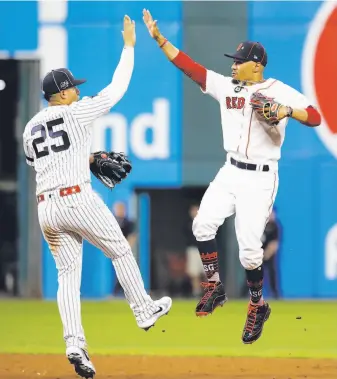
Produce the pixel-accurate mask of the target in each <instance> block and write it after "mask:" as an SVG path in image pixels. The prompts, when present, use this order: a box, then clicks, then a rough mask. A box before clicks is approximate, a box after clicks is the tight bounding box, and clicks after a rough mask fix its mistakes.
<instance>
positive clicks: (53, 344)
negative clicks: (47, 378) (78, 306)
mask: <svg viewBox="0 0 337 379" xmlns="http://www.w3.org/2000/svg"><path fill="white" fill-rule="evenodd" d="M271 306H272V310H273V311H272V315H271V318H270V320H269V321H268V322H267V323H266V326H265V330H264V334H263V336H262V337H261V339H260V340H259V341H258V342H256V343H255V344H253V345H243V344H242V342H241V339H240V338H241V331H242V327H243V324H244V321H245V315H246V307H247V304H246V302H233V301H232V302H229V303H228V304H226V305H225V306H224V307H223V308H220V309H219V310H217V311H216V312H215V313H214V314H213V315H212V316H209V317H207V318H202V319H199V318H197V317H195V315H194V307H195V302H194V301H193V302H191V301H178V300H177V301H174V303H173V308H172V310H171V313H170V314H169V316H168V317H164V318H163V319H161V320H160V321H159V322H158V323H157V325H156V326H155V328H153V329H151V330H150V331H149V332H148V333H145V332H144V331H142V330H140V329H138V327H137V326H136V322H135V320H134V318H133V315H132V313H131V310H130V309H129V307H128V305H127V304H126V302H124V301H111V302H83V305H82V313H83V325H84V328H85V332H86V337H87V339H88V344H89V348H90V351H91V352H92V353H95V354H128V355H129V354H142V355H169V356H173V355H178V356H179V355H183V356H263V357H317V358H324V357H326V358H336V356H337V323H336V321H337V320H336V316H337V303H336V302H319V301H317V302H283V301H278V302H276V301H271ZM297 316H301V317H302V319H300V320H298V319H296V317H297ZM0 341H1V343H0V353H61V354H64V343H63V339H62V327H61V321H60V318H59V314H58V310H57V306H56V303H54V302H42V301H41V302H39V301H2V302H0Z"/></svg>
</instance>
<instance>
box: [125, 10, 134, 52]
mask: <svg viewBox="0 0 337 379" xmlns="http://www.w3.org/2000/svg"><path fill="white" fill-rule="evenodd" d="M122 34H123V39H124V44H125V46H132V47H133V46H135V44H136V27H135V22H134V21H133V20H131V18H130V17H129V16H128V15H125V16H124V28H123V31H122Z"/></svg>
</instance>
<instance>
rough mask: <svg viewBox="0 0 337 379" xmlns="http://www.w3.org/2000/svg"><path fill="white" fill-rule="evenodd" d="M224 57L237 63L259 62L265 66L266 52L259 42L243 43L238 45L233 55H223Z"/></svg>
mask: <svg viewBox="0 0 337 379" xmlns="http://www.w3.org/2000/svg"><path fill="white" fill-rule="evenodd" d="M225 57H228V58H233V59H234V60H237V61H239V62H250V61H253V62H260V63H261V64H262V66H267V61H268V57H267V52H266V49H265V48H264V47H263V46H262V45H261V44H260V42H252V41H245V42H242V43H240V45H239V46H238V47H237V48H236V52H235V53H234V54H225Z"/></svg>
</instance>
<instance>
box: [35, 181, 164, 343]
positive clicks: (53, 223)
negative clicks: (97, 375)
mask: <svg viewBox="0 0 337 379" xmlns="http://www.w3.org/2000/svg"><path fill="white" fill-rule="evenodd" d="M58 193H59V192H58V191H51V192H44V195H45V201H43V202H41V203H39V205H38V216H39V223H40V227H41V230H42V233H43V235H44V238H45V240H46V241H47V243H48V245H49V248H50V251H51V253H52V255H53V257H54V259H55V263H56V267H57V270H58V284H59V286H58V292H57V302H58V307H59V311H60V315H61V319H62V323H63V331H64V339H65V341H66V344H67V346H79V347H85V345H86V343H85V336H84V331H83V327H82V323H81V304H80V285H81V273H82V243H83V239H85V240H87V241H88V242H90V243H91V244H93V245H95V246H96V247H98V248H99V249H101V250H102V251H103V252H104V254H105V255H106V256H107V257H108V258H110V259H111V260H112V263H113V265H114V267H115V270H116V275H117V278H118V280H119V282H120V284H121V286H122V287H123V289H124V293H125V297H126V299H127V301H128V302H129V304H130V307H131V309H132V310H133V312H134V314H138V317H143V319H146V318H148V317H150V316H151V315H152V314H153V312H154V310H156V308H157V307H156V305H155V304H154V302H153V300H152V299H151V298H150V296H149V295H148V294H147V293H146V291H145V289H144V283H143V280H142V278H141V274H140V271H139V268H138V266H137V263H136V261H135V259H134V256H133V254H132V252H131V249H130V246H129V244H128V242H127V241H126V239H125V237H124V236H123V234H122V232H121V229H120V227H119V225H118V223H117V221H116V219H115V217H114V216H113V214H112V213H111V212H110V210H109V209H108V207H107V206H106V205H105V204H104V202H103V201H102V199H101V198H100V197H99V196H98V195H97V194H96V193H95V192H93V191H92V189H91V185H90V184H85V185H82V186H81V192H80V193H76V194H73V195H69V196H65V197H60V196H59V194H58ZM139 315H140V316H139Z"/></svg>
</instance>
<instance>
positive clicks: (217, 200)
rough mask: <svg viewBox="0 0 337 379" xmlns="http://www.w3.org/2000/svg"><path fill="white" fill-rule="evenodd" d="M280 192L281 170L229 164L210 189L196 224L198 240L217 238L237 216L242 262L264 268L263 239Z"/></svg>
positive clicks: (249, 267)
mask: <svg viewBox="0 0 337 379" xmlns="http://www.w3.org/2000/svg"><path fill="white" fill-rule="evenodd" d="M277 189H278V172H277V170H272V171H268V172H263V171H248V170H243V169H240V168H237V167H235V166H233V165H231V164H230V163H229V162H226V164H225V165H224V166H223V167H222V168H221V169H220V170H219V172H218V174H217V175H216V177H215V179H214V180H213V181H212V182H211V183H210V185H209V187H208V189H207V190H206V192H205V194H204V196H203V198H202V201H201V204H200V208H199V212H198V214H197V216H196V217H195V219H194V221H193V233H194V236H195V237H196V239H197V241H208V240H211V239H214V238H215V236H216V233H217V230H218V228H219V226H221V225H222V224H223V223H224V221H225V219H226V218H227V217H230V216H231V215H233V214H234V213H235V214H236V215H235V230H236V236H237V240H238V244H239V251H240V262H241V264H242V266H243V267H244V268H245V269H247V270H253V269H255V268H257V267H259V266H261V264H262V262H263V250H262V242H261V238H262V236H263V232H264V229H265V226H266V223H267V221H268V218H269V216H270V213H271V211H272V208H273V204H274V201H275V197H276V194H277Z"/></svg>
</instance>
